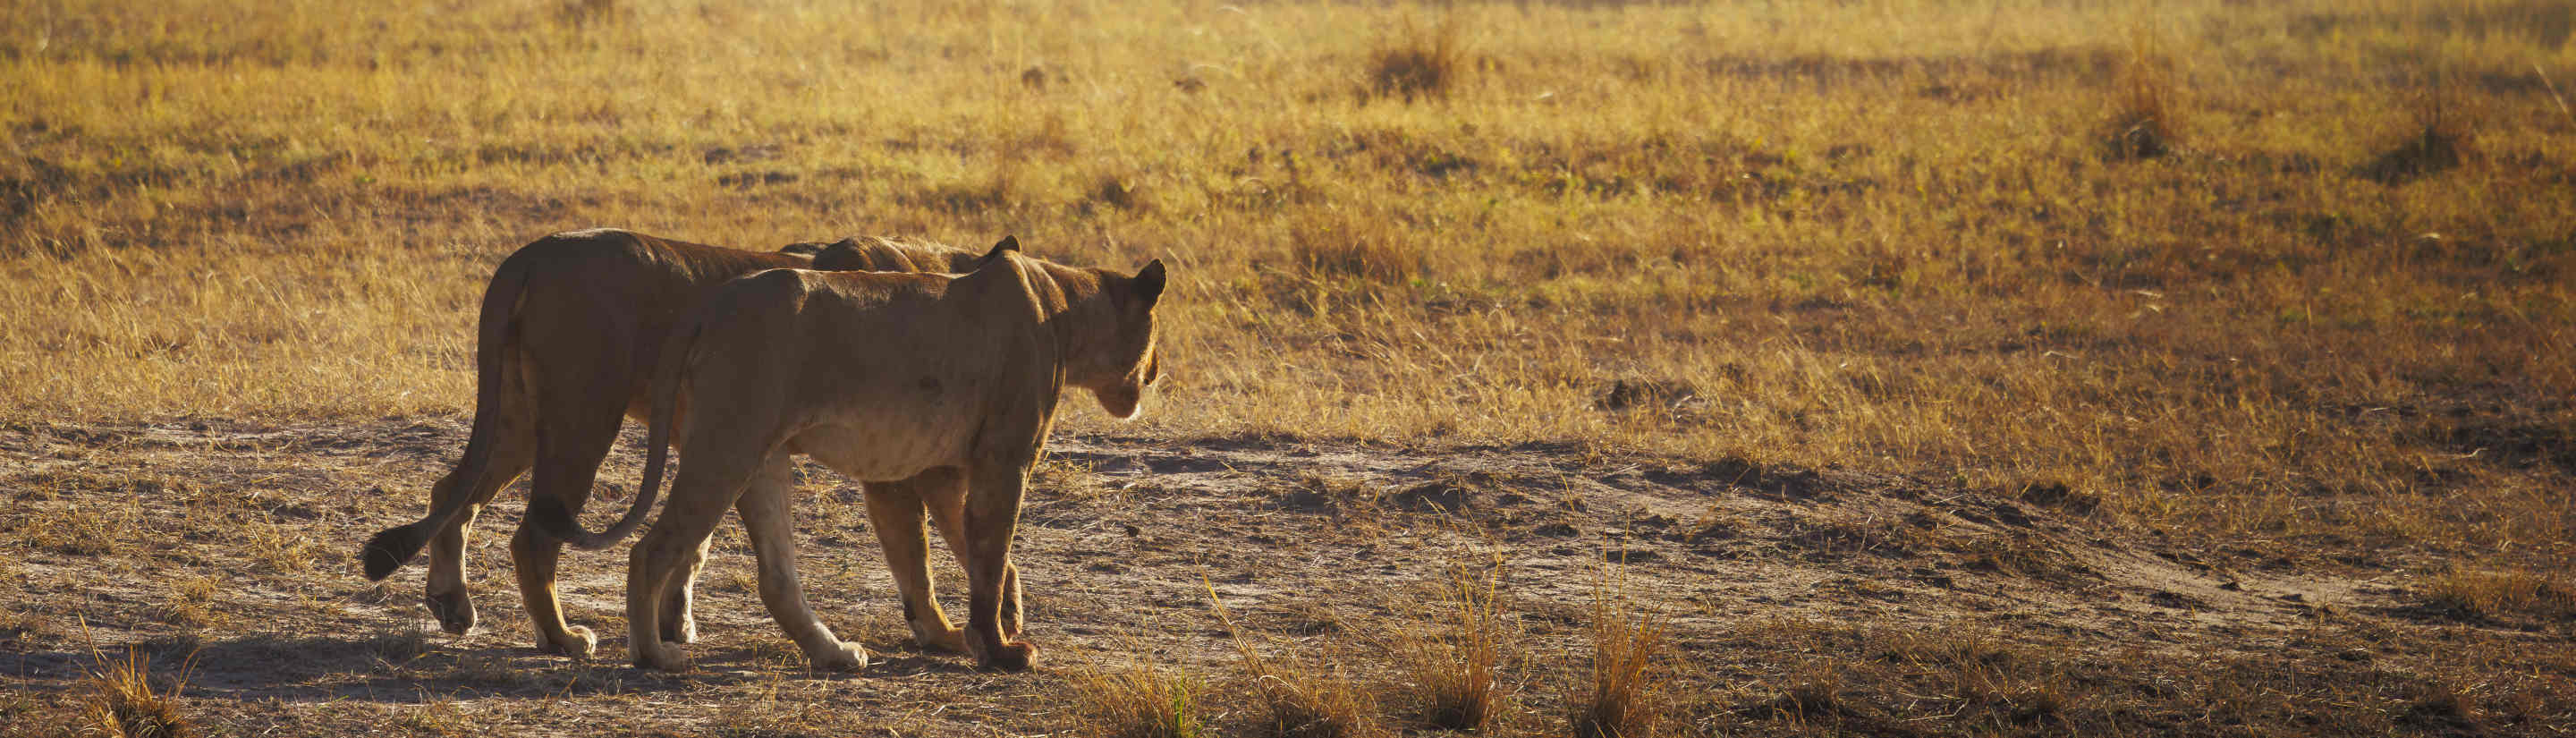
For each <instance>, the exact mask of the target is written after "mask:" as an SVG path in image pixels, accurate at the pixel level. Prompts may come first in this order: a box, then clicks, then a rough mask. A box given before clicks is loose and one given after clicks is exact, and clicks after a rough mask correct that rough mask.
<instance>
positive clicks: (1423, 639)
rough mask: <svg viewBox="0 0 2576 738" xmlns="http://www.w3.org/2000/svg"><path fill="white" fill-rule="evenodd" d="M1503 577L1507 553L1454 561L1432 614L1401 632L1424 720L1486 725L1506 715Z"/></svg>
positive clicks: (1400, 661)
mask: <svg viewBox="0 0 2576 738" xmlns="http://www.w3.org/2000/svg"><path fill="white" fill-rule="evenodd" d="M1502 578H1503V565H1502V562H1501V561H1500V560H1496V559H1491V558H1488V559H1487V560H1484V561H1472V560H1467V561H1460V562H1456V563H1453V564H1452V565H1451V566H1450V568H1449V572H1448V576H1447V577H1446V578H1445V579H1443V580H1442V581H1441V582H1440V585H1441V586H1440V597H1439V599H1438V600H1437V601H1436V602H1434V603H1432V605H1431V606H1430V608H1429V612H1428V613H1427V615H1428V616H1427V617H1424V618H1422V619H1421V621H1420V624H1418V625H1415V626H1412V627H1405V628H1400V629H1398V630H1397V632H1396V633H1395V634H1394V638H1393V648H1392V650H1393V652H1394V653H1395V655H1396V663H1397V665H1398V666H1399V667H1400V668H1401V669H1402V673H1403V674H1404V678H1405V685H1406V686H1407V687H1409V688H1411V689H1412V690H1413V694H1412V695H1411V698H1412V700H1413V701H1414V702H1416V703H1418V704H1419V705H1420V711H1421V712H1420V719H1421V722H1422V724H1423V725H1425V726H1428V727H1432V728H1438V729H1442V730H1458V731H1467V732H1482V731H1484V730H1485V729H1486V728H1487V727H1488V726H1490V725H1492V724H1493V723H1494V721H1495V719H1496V718H1498V717H1500V716H1501V713H1502V709H1503V704H1504V698H1505V695H1504V694H1503V691H1502V685H1501V683H1500V676H1501V674H1500V671H1499V670H1500V668H1501V666H1502V664H1501V657H1502V650H1503V644H1504V638H1505V636H1506V634H1505V633H1504V631H1503V627H1504V620H1503V617H1502V610H1501V609H1500V606H1499V604H1498V601H1497V599H1496V595H1497V594H1499V593H1500V591H1501V588H1502Z"/></svg>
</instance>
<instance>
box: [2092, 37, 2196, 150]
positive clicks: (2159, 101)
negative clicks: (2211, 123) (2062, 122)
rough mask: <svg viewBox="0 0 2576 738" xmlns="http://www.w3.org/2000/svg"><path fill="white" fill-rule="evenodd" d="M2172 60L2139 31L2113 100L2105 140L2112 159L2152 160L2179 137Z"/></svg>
mask: <svg viewBox="0 0 2576 738" xmlns="http://www.w3.org/2000/svg"><path fill="white" fill-rule="evenodd" d="M2173 67H2174V64H2173V59H2172V58H2171V57H2168V56H2166V55H2164V53H2163V52H2162V51H2160V50H2158V49H2157V47H2156V45H2155V41H2154V39H2153V38H2152V37H2150V36H2148V35H2146V34H2143V33H2141V34H2139V39H2138V41H2137V42H2136V43H2135V44H2133V46H2132V49H2131V52H2130V54H2129V60H2128V62H2127V63H2126V64H2125V65H2123V66H2122V67H2121V71H2120V83H2119V89H2118V91H2117V93H2116V94H2117V96H2118V97H2117V98H2116V99H2114V100H2112V105H2111V111H2112V113H2111V120H2110V124H2109V131H2108V134H2109V135H2108V138H2107V141H2106V143H2108V144H2109V146H2110V156H2111V159H2113V160H2115V161H2126V160H2134V159H2153V158H2156V157H2159V156H2164V155H2165V154H2168V153H2172V151H2173V150H2174V147H2175V146H2176V144H2177V143H2178V142H2179V140H2180V134H2181V131H2180V129H2179V128H2178V127H2177V126H2176V123H2177V122H2178V121H2177V120H2176V119H2175V116H2176V115H2177V114H2179V112H2180V109H2181V106H2180V103H2181V100H2180V93H2179V92H2177V91H2176V90H2175V88H2174V79H2173V78H2174V69H2173Z"/></svg>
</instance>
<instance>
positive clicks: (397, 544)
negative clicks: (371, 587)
mask: <svg viewBox="0 0 2576 738" xmlns="http://www.w3.org/2000/svg"><path fill="white" fill-rule="evenodd" d="M421 530H422V526H421V524H419V523H413V524H411V525H406V526H402V527H398V528H387V529H385V531H384V532H382V533H378V534H376V537H374V538H370V539H367V547H366V549H365V550H363V551H360V552H359V553H358V558H359V560H360V561H361V562H363V563H364V564H365V566H366V568H367V581H371V582H373V581H380V580H383V579H384V578H385V577H388V576H392V575H393V573H394V570H395V569H400V568H402V565H403V564H405V563H409V562H410V561H411V560H412V557H415V556H419V555H420V549H421V547H423V546H427V545H429V535H428V534H426V533H422V532H421Z"/></svg>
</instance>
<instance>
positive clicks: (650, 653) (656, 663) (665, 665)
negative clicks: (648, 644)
mask: <svg viewBox="0 0 2576 738" xmlns="http://www.w3.org/2000/svg"><path fill="white" fill-rule="evenodd" d="M634 656H635V668H638V669H652V670H655V671H668V672H683V671H688V670H689V649H688V647H687V646H683V645H680V644H677V643H672V642H669V641H663V642H662V647H661V648H660V649H659V650H658V652H657V651H655V650H652V649H640V648H639V649H636V650H635V654H634Z"/></svg>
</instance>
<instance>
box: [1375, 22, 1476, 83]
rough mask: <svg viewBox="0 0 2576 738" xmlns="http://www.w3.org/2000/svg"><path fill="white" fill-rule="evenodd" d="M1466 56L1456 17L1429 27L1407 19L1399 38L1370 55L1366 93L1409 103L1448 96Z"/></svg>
mask: <svg viewBox="0 0 2576 738" xmlns="http://www.w3.org/2000/svg"><path fill="white" fill-rule="evenodd" d="M1466 56H1467V54H1466V50H1465V47H1464V46H1463V45H1462V44H1460V43H1459V41H1458V24H1457V18H1456V17H1455V16H1452V17H1450V18H1449V19H1448V20H1445V21H1442V22H1441V23H1440V24H1439V25H1435V26H1430V27H1428V28H1426V27H1423V26H1421V25H1418V24H1416V23H1415V22H1414V21H1413V20H1411V19H1407V20H1406V21H1405V23H1404V33H1403V35H1402V37H1401V38H1399V39H1397V40H1395V41H1394V42H1393V43H1391V44H1389V45H1387V46H1384V47H1381V48H1379V49H1377V50H1376V51H1374V52H1371V53H1370V54H1369V61H1368V83H1369V89H1368V91H1369V94H1371V95H1373V96H1376V97H1400V98H1403V99H1404V101H1405V102H1408V103H1409V102H1413V101H1414V100H1415V99H1417V98H1423V99H1429V98H1443V97H1447V96H1448V95H1449V89H1450V88H1451V87H1452V86H1455V85H1456V84H1457V83H1458V78H1459V75H1460V74H1462V73H1464V72H1465V71H1466V67H1467V64H1466Z"/></svg>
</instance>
